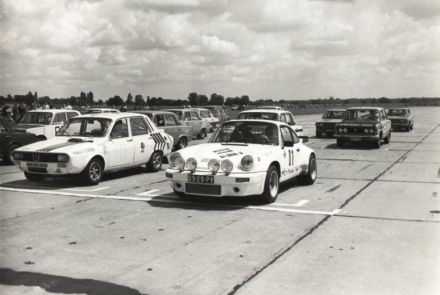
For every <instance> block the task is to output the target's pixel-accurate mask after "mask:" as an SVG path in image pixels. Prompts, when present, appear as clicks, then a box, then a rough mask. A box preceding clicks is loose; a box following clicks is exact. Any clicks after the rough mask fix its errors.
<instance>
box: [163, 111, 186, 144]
mask: <svg viewBox="0 0 440 295" xmlns="http://www.w3.org/2000/svg"><path fill="white" fill-rule="evenodd" d="M161 116H163V120H164V122H165V126H163V127H161V128H163V129H164V131H165V132H166V133H167V134H169V135H171V136H172V137H173V139H174V142H177V141H178V140H179V136H180V135H181V134H182V127H181V125H180V124H179V122H178V121H177V118H176V116H175V115H173V114H161Z"/></svg>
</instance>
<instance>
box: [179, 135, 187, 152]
mask: <svg viewBox="0 0 440 295" xmlns="http://www.w3.org/2000/svg"><path fill="white" fill-rule="evenodd" d="M187 145H188V141H187V139H186V137H181V138H179V140H178V141H177V144H176V149H177V150H181V149H183V148H185V147H186V146H187Z"/></svg>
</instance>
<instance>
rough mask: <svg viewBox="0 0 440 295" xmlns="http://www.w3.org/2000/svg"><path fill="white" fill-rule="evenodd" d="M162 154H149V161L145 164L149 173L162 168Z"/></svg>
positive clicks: (158, 152)
mask: <svg viewBox="0 0 440 295" xmlns="http://www.w3.org/2000/svg"><path fill="white" fill-rule="evenodd" d="M162 161H163V157H162V152H161V151H154V152H153V153H152V154H151V157H150V160H149V161H148V163H147V168H148V170H150V171H153V172H157V171H159V170H160V168H162Z"/></svg>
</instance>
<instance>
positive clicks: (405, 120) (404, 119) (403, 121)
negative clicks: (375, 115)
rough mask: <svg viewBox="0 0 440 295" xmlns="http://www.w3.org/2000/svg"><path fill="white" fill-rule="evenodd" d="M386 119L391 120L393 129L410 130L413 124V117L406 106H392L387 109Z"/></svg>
mask: <svg viewBox="0 0 440 295" xmlns="http://www.w3.org/2000/svg"><path fill="white" fill-rule="evenodd" d="M387 115H388V119H390V120H391V128H392V129H393V130H397V129H401V130H406V131H410V130H412V129H413V126H414V117H413V115H412V114H411V110H410V109H408V108H393V109H388V111H387Z"/></svg>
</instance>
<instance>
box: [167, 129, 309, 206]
mask: <svg viewBox="0 0 440 295" xmlns="http://www.w3.org/2000/svg"><path fill="white" fill-rule="evenodd" d="M307 139H308V138H307V137H298V136H297V135H296V133H295V131H293V129H292V127H291V126H289V125H287V124H286V123H283V122H277V121H269V120H233V121H228V122H225V123H223V125H222V127H221V128H220V129H218V130H217V131H216V132H215V133H214V134H213V136H212V137H211V138H210V140H209V141H208V142H207V143H204V144H199V145H195V146H191V147H187V148H184V149H182V150H180V151H179V152H174V153H172V154H171V155H170V156H169V162H170V164H169V167H168V169H167V170H166V177H167V178H169V179H170V181H171V186H172V188H173V190H174V192H175V193H176V194H177V195H178V196H185V195H187V194H188V195H200V196H213V197H222V196H248V195H261V196H262V198H263V199H264V201H266V202H269V203H270V202H273V201H275V199H276V198H277V196H278V190H279V184H280V182H283V181H286V180H289V179H292V178H294V177H299V178H300V180H301V181H302V182H303V183H304V184H313V183H314V182H315V180H316V177H317V164H316V156H315V152H314V151H313V150H312V149H311V148H309V147H307V146H306V145H304V144H303V143H304V142H306V141H307Z"/></svg>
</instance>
